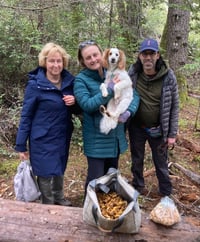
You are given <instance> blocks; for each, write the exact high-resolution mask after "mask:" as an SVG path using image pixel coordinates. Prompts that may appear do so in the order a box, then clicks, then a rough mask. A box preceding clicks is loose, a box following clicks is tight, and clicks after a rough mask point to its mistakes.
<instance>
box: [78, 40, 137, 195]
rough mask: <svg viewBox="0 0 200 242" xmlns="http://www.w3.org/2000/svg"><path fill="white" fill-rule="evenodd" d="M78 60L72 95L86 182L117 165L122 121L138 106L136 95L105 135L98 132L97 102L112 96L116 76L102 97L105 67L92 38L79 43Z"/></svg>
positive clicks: (122, 141) (123, 140) (123, 143)
mask: <svg viewBox="0 0 200 242" xmlns="http://www.w3.org/2000/svg"><path fill="white" fill-rule="evenodd" d="M78 60H79V62H80V64H81V65H82V66H83V70H81V71H80V73H79V74H78V75H77V76H76V77H75V82H74V95H75V97H76V100H77V102H78V104H79V105H80V107H81V108H82V110H83V143H84V154H85V155H86V157H87V161H88V174H87V179H86V184H85V192H86V188H87V185H88V183H89V182H90V181H91V180H93V179H95V178H98V177H100V176H103V175H105V174H106V172H107V171H108V169H109V168H110V167H114V168H118V160H119V154H121V153H123V152H124V151H126V149H127V148H128V144H127V140H126V134H125V122H126V121H127V119H128V118H129V116H133V115H134V114H135V112H136V111H137V108H138V105H139V96H138V95H137V93H136V92H135V91H134V98H133V101H132V103H131V104H130V106H129V108H128V110H127V111H126V112H124V113H123V114H121V115H120V118H119V124H118V125H117V127H116V128H115V129H112V130H111V131H110V132H109V133H108V134H103V133H101V132H100V128H99V127H100V120H101V118H102V114H101V113H100V111H99V107H100V105H106V104H107V103H108V101H109V100H110V99H111V98H112V97H113V85H114V82H116V81H117V77H115V78H114V80H113V81H111V82H110V85H109V88H108V92H109V95H108V96H107V97H103V96H102V94H101V91H100V85H101V83H102V82H104V79H105V78H104V77H105V70H104V69H103V67H102V50H101V48H100V47H99V46H98V45H97V44H96V43H95V42H94V41H91V40H89V41H85V42H82V43H81V44H80V45H79V49H78Z"/></svg>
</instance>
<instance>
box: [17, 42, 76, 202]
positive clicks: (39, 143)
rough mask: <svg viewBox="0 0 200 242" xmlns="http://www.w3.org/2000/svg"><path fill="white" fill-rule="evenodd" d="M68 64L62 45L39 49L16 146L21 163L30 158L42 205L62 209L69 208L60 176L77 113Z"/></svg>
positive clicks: (51, 45)
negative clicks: (52, 205) (37, 63)
mask: <svg viewBox="0 0 200 242" xmlns="http://www.w3.org/2000/svg"><path fill="white" fill-rule="evenodd" d="M67 64H68V55H67V53H66V51H65V50H64V49H63V48H62V47H61V46H59V45H56V44H54V43H47V44H46V45H45V46H44V47H43V49H42V50H41V52H40V54H39V67H38V68H37V69H35V70H33V71H31V72H30V73H29V81H28V84H27V87H26V90H25V96H24V102H23V108H22V113H21V120H20V124H19V128H18V133H17V138H16V146H15V149H16V151H18V152H19V157H20V160H27V159H29V157H30V162H31V165H32V169H33V173H34V175H35V176H37V180H38V185H39V188H40V191H41V199H42V203H44V204H57V205H64V206H69V205H71V202H70V201H68V200H66V199H64V193H63V175H64V172H65V169H66V166H67V160H68V152H69V146H70V140H71V135H72V131H73V124H72V120H71V116H72V112H73V110H74V111H75V110H76V108H75V107H76V105H75V98H74V95H73V82H74V77H73V76H72V75H71V74H70V73H69V72H68V71H67V70H66V69H64V68H65V67H67ZM27 141H28V142H27ZM27 143H28V144H29V149H28V148H27Z"/></svg>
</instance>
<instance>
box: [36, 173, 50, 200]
mask: <svg viewBox="0 0 200 242" xmlns="http://www.w3.org/2000/svg"><path fill="white" fill-rule="evenodd" d="M37 181H38V186H39V189H40V192H41V200H42V203H43V204H54V198H53V194H52V178H51V177H41V176H39V177H37Z"/></svg>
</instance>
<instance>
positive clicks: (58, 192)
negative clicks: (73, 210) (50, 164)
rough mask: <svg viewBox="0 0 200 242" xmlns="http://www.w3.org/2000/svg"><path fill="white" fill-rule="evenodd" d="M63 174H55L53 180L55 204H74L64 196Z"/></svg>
mask: <svg viewBox="0 0 200 242" xmlns="http://www.w3.org/2000/svg"><path fill="white" fill-rule="evenodd" d="M63 180H64V177H63V176H54V177H53V180H52V191H53V196H54V204H56V205H61V206H72V204H71V202H70V201H68V200H67V199H65V198H64V192H63Z"/></svg>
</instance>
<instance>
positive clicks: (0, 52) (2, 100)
mask: <svg viewBox="0 0 200 242" xmlns="http://www.w3.org/2000/svg"><path fill="white" fill-rule="evenodd" d="M199 8H200V2H199V0H195V1H189V0H188V1H187V0H168V1H167V0H166V1H164V0H148V1H147V0H99V1H96V0H68V1H64V0H63V1H62V0H54V1H53V0H52V1H51V0H36V1H30V0H19V1H18V0H7V1H6V0H0V60H1V61H0V70H1V71H0V182H1V184H0V197H3V198H8V199H15V197H14V192H13V184H12V182H13V176H14V174H15V172H16V168H17V165H18V164H19V160H18V157H17V155H16V153H15V152H14V150H13V146H14V144H15V137H16V132H17V127H18V122H19V117H20V112H21V106H22V100H23V94H24V88H25V85H26V82H27V73H28V72H29V71H30V70H32V69H34V68H35V67H37V64H38V53H39V51H40V50H41V47H42V46H43V45H44V44H45V43H47V42H50V41H52V42H56V43H58V44H60V45H62V46H63V47H64V48H65V49H66V50H67V52H68V54H69V55H70V56H71V58H70V64H69V68H68V69H69V71H70V72H71V73H72V74H74V75H76V74H77V73H78V71H79V69H80V67H79V66H78V65H77V58H76V56H77V47H78V44H79V42H81V41H84V40H86V39H93V40H95V41H97V42H98V43H99V44H100V45H101V47H102V49H105V48H107V47H111V46H117V47H118V48H120V49H122V50H123V51H124V52H125V54H126V57H127V68H128V66H129V65H130V64H131V63H132V62H134V61H135V60H136V58H137V50H138V46H139V43H140V42H141V41H142V40H143V39H144V38H146V37H153V38H156V39H157V40H158V41H159V43H160V46H161V54H162V55H163V57H164V59H165V60H166V61H167V63H168V65H169V66H170V67H171V68H172V69H173V70H174V71H175V73H176V76H177V80H178V84H179V93H180V120H179V129H180V132H179V137H178V142H177V146H176V147H175V150H174V151H173V152H170V159H171V160H175V161H177V162H178V163H179V164H181V165H182V166H184V167H186V168H187V169H190V170H193V172H196V173H197V174H198V175H200V154H199V153H200V148H199V143H200V133H199V130H200V129H199V126H200V125H199V122H200V120H199V109H200V101H199V100H200V99H199V96H200V35H199V32H200V21H199V20H200V13H199ZM191 95H192V96H193V97H191ZM74 124H75V131H74V134H73V139H72V146H71V152H70V158H69V165H68V168H67V171H66V173H67V174H66V190H65V191H66V195H67V196H69V197H70V198H71V199H72V200H73V202H74V204H75V206H81V205H82V204H81V198H82V195H83V190H84V189H83V187H84V180H85V175H86V174H85V172H86V161H85V158H84V155H83V152H82V138H81V123H80V121H79V119H78V118H77V117H74ZM147 149H148V147H147ZM145 159H146V164H145V165H146V167H145V169H146V170H145V171H146V172H147V173H146V176H145V177H146V178H145V179H149V180H148V181H149V183H148V184H149V187H148V188H149V191H150V193H149V194H148V199H145V201H141V204H143V208H145V202H146V203H147V204H148V205H147V206H146V208H147V207H148V208H149V209H150V208H152V206H153V205H155V203H154V202H157V200H156V198H155V196H154V195H155V193H154V195H153V193H152V191H154V192H155V191H156V190H155V189H156V185H155V184H156V180H155V172H154V170H153V166H152V159H151V157H150V154H149V153H147V156H146V158H145ZM130 164H131V162H130V153H129V151H127V153H126V154H124V155H123V156H122V163H121V170H122V173H123V174H124V175H126V177H127V178H130V179H131V174H130ZM179 172H180V171H179V170H178V171H173V172H172V175H173V176H174V177H173V179H174V180H173V181H174V198H175V200H176V203H177V204H178V205H179V208H180V209H181V210H182V213H183V214H187V213H188V211H189V213H190V214H192V215H194V216H199V214H200V189H199V184H197V185H196V183H195V185H194V184H193V181H191V179H189V180H187V179H188V177H187V176H186V178H187V179H184V176H183V175H182V173H181V172H180V173H179ZM199 180H200V179H199ZM177 184H178V185H179V186H178V187H177ZM154 185H155V186H154ZM182 188H183V190H182ZM152 189H153V190H152ZM191 192H193V197H192V198H191V196H189V195H191ZM184 194H185V195H184ZM186 195H188V196H189V197H188V196H186ZM184 199H185V200H184ZM152 201H154V202H152ZM185 201H186V202H185ZM142 202H143V203H142ZM148 202H151V205H150V204H149V203H148ZM199 226H200V224H199Z"/></svg>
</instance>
